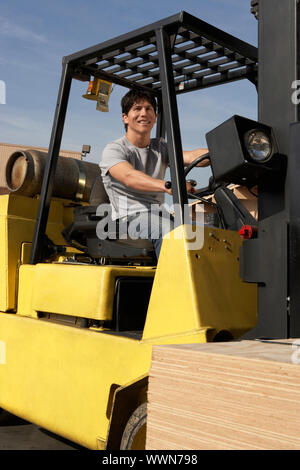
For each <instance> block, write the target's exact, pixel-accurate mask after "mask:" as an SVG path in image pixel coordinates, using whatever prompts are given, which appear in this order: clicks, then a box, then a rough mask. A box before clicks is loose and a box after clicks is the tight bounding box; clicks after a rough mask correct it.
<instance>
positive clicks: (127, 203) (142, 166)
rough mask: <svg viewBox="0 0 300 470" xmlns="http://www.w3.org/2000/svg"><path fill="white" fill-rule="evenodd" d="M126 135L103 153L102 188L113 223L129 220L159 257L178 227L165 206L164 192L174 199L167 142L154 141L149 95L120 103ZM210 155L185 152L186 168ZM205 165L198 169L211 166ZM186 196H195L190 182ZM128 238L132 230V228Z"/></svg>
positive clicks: (133, 92) (152, 100)
mask: <svg viewBox="0 0 300 470" xmlns="http://www.w3.org/2000/svg"><path fill="white" fill-rule="evenodd" d="M121 107H122V119H123V122H124V125H125V130H126V135H125V136H124V137H122V138H120V139H118V140H115V141H114V142H111V143H109V144H108V145H107V146H106V147H105V149H104V151H103V154H102V160H101V162H100V168H101V173H102V179H103V184H104V187H105V190H106V192H107V194H108V197H109V200H110V203H111V206H112V219H113V220H116V219H119V220H122V221H124V220H126V221H127V223H128V226H129V227H130V226H134V227H135V228H136V229H137V230H138V232H139V235H138V236H139V238H144V239H148V240H150V241H151V242H152V243H153V245H154V248H155V252H156V256H157V258H158V256H159V253H160V249H161V244H162V238H163V236H164V235H165V234H166V233H168V232H169V231H171V230H173V228H174V220H173V217H172V215H171V214H170V213H169V212H168V211H167V210H166V208H164V207H163V206H162V204H163V203H164V193H168V194H172V189H171V188H168V187H167V186H168V185H166V182H165V180H164V177H165V172H166V169H167V166H168V164H169V160H168V151H167V144H166V142H165V141H164V139H162V138H160V139H157V138H154V139H151V138H150V135H151V131H152V128H153V126H154V124H155V122H156V109H157V103H156V99H155V97H154V96H153V95H152V94H151V93H150V92H147V91H140V90H135V89H132V90H130V91H129V92H128V93H126V95H125V96H123V98H122V100H121ZM205 153H207V149H203V148H198V149H195V150H190V151H183V160H184V164H185V165H189V164H190V163H192V162H193V161H194V160H195V159H196V158H198V157H200V156H201V155H203V154H205ZM207 165H209V161H203V162H201V163H200V164H199V166H207ZM186 187H187V191H188V192H193V191H195V189H194V188H193V187H192V185H191V184H190V183H189V182H187V183H186ZM128 232H129V233H128V234H129V236H130V228H129V231H128Z"/></svg>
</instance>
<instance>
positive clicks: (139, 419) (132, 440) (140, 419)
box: [120, 403, 147, 450]
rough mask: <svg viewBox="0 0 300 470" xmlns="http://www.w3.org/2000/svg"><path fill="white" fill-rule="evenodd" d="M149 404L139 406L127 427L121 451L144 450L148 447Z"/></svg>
mask: <svg viewBox="0 0 300 470" xmlns="http://www.w3.org/2000/svg"><path fill="white" fill-rule="evenodd" d="M146 421H147V403H143V404H142V405H140V406H138V407H137V408H136V410H135V411H134V412H133V413H132V415H131V416H130V418H129V420H128V421H127V424H126V426H125V429H124V432H123V436H122V440H121V445H120V449H121V450H144V449H145V447H146Z"/></svg>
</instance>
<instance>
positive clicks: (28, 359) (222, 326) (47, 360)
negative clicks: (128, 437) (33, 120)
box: [0, 196, 257, 449]
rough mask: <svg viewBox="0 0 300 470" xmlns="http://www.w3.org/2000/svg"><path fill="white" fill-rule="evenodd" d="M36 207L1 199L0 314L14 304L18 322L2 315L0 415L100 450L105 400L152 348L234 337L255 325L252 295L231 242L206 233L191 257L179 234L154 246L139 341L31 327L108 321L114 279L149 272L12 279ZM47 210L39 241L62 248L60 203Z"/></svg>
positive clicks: (145, 363)
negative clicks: (50, 317)
mask: <svg viewBox="0 0 300 470" xmlns="http://www.w3.org/2000/svg"><path fill="white" fill-rule="evenodd" d="M37 203H38V201H34V200H31V199H29V198H23V197H21V198H20V199H18V197H17V196H15V197H11V196H9V197H6V196H5V197H1V198H0V237H1V242H2V246H3V250H2V252H1V255H0V256H1V258H0V269H1V271H0V275H1V279H0V280H1V283H0V285H1V290H0V309H1V310H2V311H3V312H4V311H6V310H8V306H9V305H12V306H13V307H11V308H15V306H16V300H15V293H17V295H18V310H17V314H10V313H0V345H1V354H0V384H1V388H0V406H1V407H3V408H5V409H7V410H9V411H11V412H12V413H14V414H16V415H18V416H21V417H23V418H24V419H27V420H29V421H31V422H34V423H36V424H37V425H40V426H42V427H44V428H45V429H48V430H50V431H52V432H54V433H57V434H59V435H61V436H64V437H66V438H68V439H70V440H72V441H74V442H77V443H79V444H81V445H83V446H86V447H88V448H91V449H97V448H103V447H104V445H105V442H106V439H107V436H108V429H109V420H110V413H109V410H108V404H109V403H111V402H112V392H111V391H112V390H116V389H117V388H118V387H124V386H126V385H127V384H128V383H131V382H134V381H135V380H137V379H138V378H139V377H141V376H144V375H146V374H147V373H148V371H149V368H150V362H151V350H152V344H167V343H173V344H180V343H195V342H205V341H208V340H211V339H212V338H213V336H214V334H215V333H216V332H218V331H220V330H228V331H230V332H232V334H233V335H234V337H238V336H239V335H240V334H242V333H243V332H244V331H247V330H248V329H251V328H253V327H254V326H255V324H256V308H257V306H256V302H257V288H256V286H255V285H251V284H244V283H242V282H241V280H240V278H239V268H238V256H239V247H240V245H241V240H240V238H239V236H238V234H236V233H235V232H228V231H222V230H216V229H205V230H204V245H203V247H202V248H199V249H189V247H188V244H187V243H188V242H187V241H186V240H185V237H184V236H181V234H182V233H183V228H178V229H176V230H175V231H174V232H172V234H171V235H170V238H168V237H167V238H166V239H165V240H164V242H163V245H162V251H161V255H160V259H159V263H158V267H157V270H156V275H155V279H154V284H153V289H152V293H151V298H150V303H149V307H148V312H147V319H146V325H145V328H144V332H143V338H142V340H140V341H139V340H135V339H130V338H128V337H124V336H121V335H120V334H119V335H115V334H114V333H113V332H108V331H107V332H105V331H100V330H99V331H95V330H92V329H91V328H76V327H75V326H65V325H62V324H57V323H53V322H50V321H47V320H43V319H39V318H37V312H39V311H41V312H49V313H59V314H62V315H69V316H79V317H80V316H82V317H84V318H92V319H98V320H103V321H106V320H110V319H111V314H112V304H113V295H114V287H115V279H116V277H120V276H129V275H130V276H152V275H153V274H154V272H155V270H153V268H147V267H135V268H134V267H130V268H129V267H116V266H114V267H113V266H94V265H80V264H77V265H74V264H67V263H45V264H38V265H36V266H30V265H26V264H23V265H21V266H20V269H19V277H17V276H16V273H17V271H18V263H19V262H20V260H21V259H23V262H24V259H26V257H27V256H28V248H29V247H28V243H25V242H29V243H30V241H31V238H32V233H33V228H34V218H35V214H36V210H37ZM52 204H53V206H52V210H53V212H52V213H51V214H52V215H51V214H50V219H49V224H48V229H47V230H48V231H47V234H48V236H49V237H50V238H51V239H52V240H53V241H54V242H56V243H63V240H61V236H60V231H61V230H62V228H63V227H64V224H65V221H66V220H68V221H70V220H69V217H70V214H67V215H66V213H65V211H64V202H63V201H53V202H52ZM199 230H201V229H199ZM200 236H201V234H200ZM16 279H18V281H16ZM2 281H3V282H2ZM16 286H17V287H18V289H16ZM9 299H10V300H9ZM132 301H133V302H134V299H132Z"/></svg>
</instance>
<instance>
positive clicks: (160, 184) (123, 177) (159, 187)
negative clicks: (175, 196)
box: [109, 162, 172, 194]
mask: <svg viewBox="0 0 300 470" xmlns="http://www.w3.org/2000/svg"><path fill="white" fill-rule="evenodd" d="M109 173H110V174H111V176H112V177H113V178H115V179H116V180H118V181H120V182H121V183H123V184H125V186H127V187H128V188H132V189H135V190H136V191H142V192H143V191H145V192H153V193H169V194H172V190H171V189H167V188H166V187H165V180H160V179H157V178H152V176H149V175H146V174H145V173H143V172H142V171H139V170H136V169H135V168H134V167H133V166H132V165H131V164H130V163H129V162H121V163H117V164H116V165H114V166H112V167H111V168H110V169H109Z"/></svg>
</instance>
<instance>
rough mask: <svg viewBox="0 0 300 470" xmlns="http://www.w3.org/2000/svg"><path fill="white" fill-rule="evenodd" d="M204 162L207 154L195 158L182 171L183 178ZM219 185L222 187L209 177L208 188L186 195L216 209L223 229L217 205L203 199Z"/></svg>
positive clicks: (208, 158)
mask: <svg viewBox="0 0 300 470" xmlns="http://www.w3.org/2000/svg"><path fill="white" fill-rule="evenodd" d="M204 160H210V157H209V153H206V154H205V155H202V156H201V157H199V158H196V160H194V161H193V162H192V163H190V165H188V166H187V167H186V168H185V170H184V175H185V177H187V175H188V174H189V172H190V171H191V170H192V169H193V168H195V166H197V165H198V164H199V163H201V162H203V161H204ZM220 185H224V183H221V184H220V183H219V184H218V183H216V182H215V180H214V177H213V176H211V177H210V178H209V182H208V186H205V187H204V188H200V189H198V191H196V192H194V193H188V197H189V198H191V199H198V200H200V201H201V202H204V203H205V204H209V205H210V206H213V207H214V208H215V209H216V212H217V214H218V216H219V220H220V223H221V227H222V228H224V223H223V218H222V214H221V212H220V210H219V207H218V205H217V204H216V203H215V202H212V201H210V200H208V199H205V196H211V195H212V194H214V192H215V190H216V189H217V188H218V187H219V186H220Z"/></svg>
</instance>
